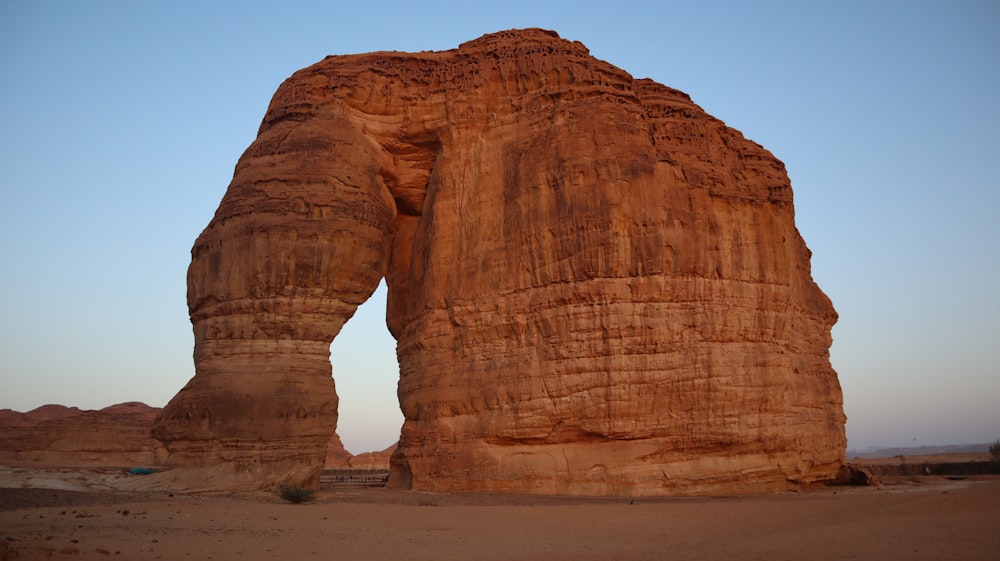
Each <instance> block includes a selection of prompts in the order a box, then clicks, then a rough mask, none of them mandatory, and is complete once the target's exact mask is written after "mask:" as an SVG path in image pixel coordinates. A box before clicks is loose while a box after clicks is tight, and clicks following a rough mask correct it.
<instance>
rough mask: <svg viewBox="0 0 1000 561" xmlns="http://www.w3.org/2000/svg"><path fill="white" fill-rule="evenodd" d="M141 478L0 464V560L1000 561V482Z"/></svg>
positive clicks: (942, 479)
mask: <svg viewBox="0 0 1000 561" xmlns="http://www.w3.org/2000/svg"><path fill="white" fill-rule="evenodd" d="M135 481H136V478H135V476H128V475H126V474H125V473H124V471H123V470H113V469H103V470H95V469H90V470H86V469H54V468H50V469H38V468H25V467H20V468H2V467H0V528H2V535H0V539H2V540H3V541H2V542H0V543H2V545H0V548H3V549H0V551H2V552H3V556H2V557H0V559H3V560H7V559H18V560H21V559H48V558H55V559H59V558H65V559H109V558H111V559H123V560H124V559H128V560H137V561H138V560H146V559H213V560H227V559H238V560H240V561H254V560H264V559H279V558H280V559H337V558H341V559H342V558H348V559H352V560H354V561H363V560H367V559H378V560H383V559H427V560H431V559H433V560H442V559H482V560H487V559H518V560H531V559H539V560H542V559H544V560H554V559H573V560H586V559H595V560H598V559H599V560H604V561H606V560H611V559H623V560H624V559H628V560H633V559H635V560H641V559H658V560H660V559H762V560H763V559H766V560H768V561H774V560H780V559H880V560H882V559H965V560H977V559H982V560H987V559H989V560H995V559H998V558H1000V531H998V528H1000V478H998V477H997V476H972V477H967V478H964V479H948V478H945V477H919V478H908V479H900V480H896V481H890V482H888V484H884V485H882V486H880V487H817V488H814V489H812V490H810V491H806V492H800V493H780V494H770V495H756V496H745V497H738V496H733V497H723V498H686V499H678V498H675V499H628V498H558V497H537V496H517V495H484V494H440V493H417V492H405V491H395V490H387V489H378V488H375V489H371V488H363V487H344V488H338V489H327V490H323V491H320V492H319V493H318V494H317V496H316V498H315V500H314V501H313V502H310V503H308V504H297V505H296V504H289V503H286V502H284V501H282V500H281V499H280V498H279V497H278V496H277V495H276V494H269V493H258V494H181V493H168V492H157V493H148V492H136V491H123V490H121V489H122V487H123V486H127V485H134V482H135Z"/></svg>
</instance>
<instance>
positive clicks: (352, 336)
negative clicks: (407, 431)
mask: <svg viewBox="0 0 1000 561" xmlns="http://www.w3.org/2000/svg"><path fill="white" fill-rule="evenodd" d="M385 307H386V286H385V281H384V280H383V281H381V282H380V283H379V286H378V288H377V289H375V292H374V293H373V294H372V295H371V297H370V298H369V299H368V300H367V301H365V303H363V304H361V305H360V306H358V309H357V311H356V312H355V313H354V316H353V317H352V318H351V319H350V320H348V321H347V323H345V324H344V327H343V328H341V330H340V333H339V334H337V337H336V338H334V340H333V343H331V344H330V363H331V365H332V367H333V379H334V383H335V384H336V387H337V396H338V397H339V405H338V411H337V434H338V435H339V436H340V440H341V442H342V443H343V445H344V448H345V449H347V451H348V452H350V453H351V454H353V455H358V454H361V453H363V452H379V451H381V450H385V449H386V448H388V447H389V446H391V445H392V444H394V443H395V442H396V441H397V440H399V429H400V427H401V426H402V425H403V414H402V413H401V412H400V410H399V398H398V397H397V396H396V384H397V382H398V381H399V362H398V361H397V360H396V340H395V339H394V338H393V337H392V335H391V334H390V333H389V329H388V328H387V327H386V324H385Z"/></svg>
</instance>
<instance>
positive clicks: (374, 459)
mask: <svg viewBox="0 0 1000 561" xmlns="http://www.w3.org/2000/svg"><path fill="white" fill-rule="evenodd" d="M395 451H396V444H393V445H392V446H390V447H388V448H386V449H385V450H382V451H379V452H362V453H361V454H358V455H357V456H353V457H352V458H351V467H352V468H354V469H372V470H375V469H384V470H387V471H388V469H389V460H390V459H391V458H392V455H393V453H394V452H395Z"/></svg>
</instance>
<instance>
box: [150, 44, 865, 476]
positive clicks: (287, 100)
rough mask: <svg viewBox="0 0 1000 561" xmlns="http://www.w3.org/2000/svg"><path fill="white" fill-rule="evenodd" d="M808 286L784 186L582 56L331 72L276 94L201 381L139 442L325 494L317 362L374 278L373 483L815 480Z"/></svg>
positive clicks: (707, 124)
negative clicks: (393, 351) (378, 357)
mask: <svg viewBox="0 0 1000 561" xmlns="http://www.w3.org/2000/svg"><path fill="white" fill-rule="evenodd" d="M809 259H810V253H809V250H808V249H807V248H806V245H805V243H804V242H803V240H802V238H801V237H800V236H799V232H798V231H797V229H796V227H795V220H794V210H793V206H792V190H791V186H790V183H789V180H788V177H787V175H786V173H785V168H784V165H783V164H782V163H781V162H780V161H778V160H777V159H776V158H775V157H774V156H773V155H772V154H770V153H769V152H768V151H767V150H765V149H764V148H762V147H761V146H759V145H757V144H755V143H754V142H751V141H749V140H747V139H745V138H744V137H743V135H742V134H740V132H739V131H736V130H734V129H731V128H729V127H727V126H726V125H725V124H724V123H723V122H721V121H719V120H718V119H715V118H713V117H712V116H710V115H708V114H706V113H705V112H704V111H703V110H702V109H701V108H700V107H699V106H697V105H696V104H695V103H693V102H692V101H691V99H690V98H689V97H688V96H687V95H686V94H684V93H682V92H679V91H677V90H674V89H671V88H669V87H666V86H663V85H661V84H658V83H656V82H654V81H652V80H648V79H635V78H633V77H632V76H630V75H629V74H627V73H626V72H625V71H623V70H621V69H619V68H616V67H614V66H612V65H610V64H608V63H606V62H603V61H600V60H597V59H595V58H594V57H592V56H590V53H589V52H588V51H587V49H586V48H585V47H584V46H583V45H582V44H580V43H576V42H571V41H566V40H563V39H560V38H559V37H558V35H556V34H555V33H553V32H549V31H543V30H537V29H532V30H522V31H507V32H501V33H496V34H492V35H487V36H484V37H481V38H479V39H477V40H475V41H471V42H469V43H465V44H463V45H461V46H460V47H459V48H457V49H455V50H450V51H444V52H423V53H415V54H408V53H399V52H381V53H371V54H363V55H352V56H332V57H328V58H326V59H325V60H323V61H322V62H319V63H317V64H315V65H313V66H310V67H308V68H306V69H304V70H301V71H299V72H296V73H295V74H294V75H293V76H292V77H291V78H289V79H288V80H287V81H285V83H284V84H282V85H281V87H280V88H279V89H278V91H277V93H276V94H275V96H274V98H273V99H272V101H271V104H270V107H269V108H268V110H267V113H266V115H265V116H264V120H263V122H262V124H261V126H260V131H259V133H258V137H257V139H256V140H255V141H254V142H253V144H252V145H251V146H250V147H249V148H248V149H247V150H246V152H245V153H244V154H243V156H242V158H241V159H240V161H239V163H238V164H237V166H236V170H235V174H234V177H233V180H232V183H231V184H230V185H229V189H228V191H227V193H226V195H225V197H224V198H223V200H222V202H221V204H220V205H219V208H218V210H217V211H216V214H215V217H214V218H213V219H212V221H211V223H210V224H209V225H208V227H207V228H206V229H205V231H204V232H203V233H202V234H201V235H200V236H199V238H198V240H197V241H196V242H195V245H194V248H193V250H192V262H191V266H190V269H189V272H188V305H189V309H190V314H191V320H192V322H193V325H194V334H195V353H194V358H195V366H196V375H195V377H194V378H193V379H192V380H191V381H190V382H189V383H188V384H187V386H185V387H184V389H183V390H181V392H180V393H179V394H178V395H177V396H176V397H175V398H174V399H173V400H172V401H171V402H170V403H169V404H168V405H167V407H166V408H165V409H164V411H163V414H162V416H161V417H160V418H159V420H158V421H157V424H156V429H155V434H156V436H157V438H159V439H160V440H162V441H163V442H164V443H165V444H166V445H167V447H168V448H169V450H170V459H169V462H168V463H169V465H170V466H172V467H174V468H177V471H176V474H177V475H178V476H180V475H181V474H187V476H189V477H190V478H192V480H194V479H197V478H198V477H207V476H208V475H210V476H211V481H210V483H206V484H207V485H211V486H216V487H231V488H238V487H264V486H271V485H274V484H275V483H277V482H281V481H290V482H294V483H298V484H304V485H312V486H315V485H318V481H319V475H320V472H321V470H322V467H323V464H324V458H325V457H326V454H325V452H326V449H327V445H328V443H329V441H330V438H331V435H332V434H333V433H334V429H335V425H336V419H337V417H336V413H337V396H336V393H335V390H334V385H333V381H332V379H331V367H330V362H329V349H330V342H331V340H332V339H333V338H334V337H335V336H336V335H337V333H338V332H339V331H340V329H341V327H342V326H343V324H344V322H346V321H347V320H348V319H350V317H351V316H352V315H353V314H354V311H355V309H356V307H357V306H358V305H359V304H361V303H362V302H364V301H365V300H366V299H367V298H368V297H369V295H370V294H371V293H372V291H373V290H374V289H375V287H376V286H377V284H378V283H379V280H380V279H381V278H383V277H385V279H386V281H387V285H388V288H389V304H388V311H387V321H388V326H389V329H390V331H391V332H392V334H393V335H394V336H395V337H396V339H397V341H398V345H397V354H398V358H399V363H400V381H399V390H398V395H399V399H400V405H401V408H402V411H403V415H404V424H403V428H402V434H401V438H400V441H399V446H398V448H397V449H396V451H395V453H394V455H393V458H392V476H391V478H390V485H393V486H396V487H402V488H407V489H415V490H428V491H498V492H517V493H566V494H593V495H605V494H626V495H663V494H696V493H732V492H748V491H764V490H774V489H783V488H787V487H790V486H795V485H797V484H800V483H808V482H811V481H814V480H817V479H825V478H832V477H834V476H835V475H836V474H837V472H838V470H839V468H840V466H841V464H842V463H843V461H844V448H845V444H846V439H845V433H844V422H845V417H844V413H843V408H842V397H841V390H840V385H839V383H838V381H837V376H836V373H835V372H834V371H833V369H832V368H831V366H830V361H829V348H830V344H831V337H830V330H831V327H832V326H833V324H834V322H835V321H836V319H837V315H836V312H835V311H834V309H833V307H832V305H831V303H830V301H829V299H828V298H827V297H826V296H825V295H824V294H823V293H822V292H821V291H820V289H819V288H818V287H817V286H816V284H815V283H814V282H813V280H812V278H811V275H810V263H809ZM199 474H202V475H199ZM206 474H208V475H206Z"/></svg>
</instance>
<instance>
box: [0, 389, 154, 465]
mask: <svg viewBox="0 0 1000 561" xmlns="http://www.w3.org/2000/svg"><path fill="white" fill-rule="evenodd" d="M159 412H160V410H159V409H158V408H155V407H150V406H148V405H146V404H144V403H137V402H129V403H120V404H118V405H112V406H110V407H105V408H104V409H101V410H98V411H81V410H80V409H77V408H76V407H64V406H62V405H44V406H42V407H39V408H38V409H34V410H32V411H29V412H27V413H19V412H16V411H10V410H7V409H5V410H2V411H0V461H2V462H4V463H8V464H14V465H23V464H30V465H44V466H155V465H159V464H161V463H163V461H164V459H165V457H166V451H165V450H164V449H163V446H162V445H161V444H160V443H159V442H157V441H156V440H154V439H153V437H152V435H151V434H150V427H151V426H152V424H153V420H154V419H155V418H156V416H157V414H159Z"/></svg>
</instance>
